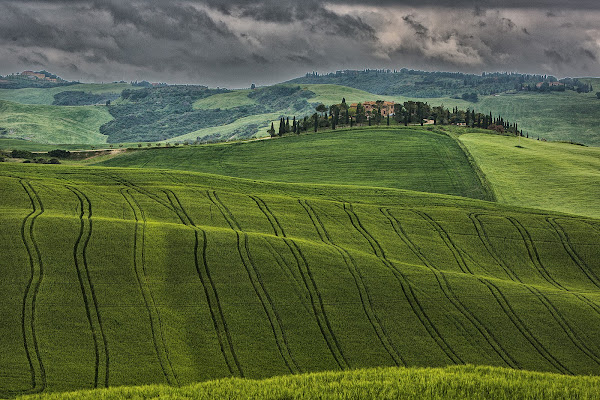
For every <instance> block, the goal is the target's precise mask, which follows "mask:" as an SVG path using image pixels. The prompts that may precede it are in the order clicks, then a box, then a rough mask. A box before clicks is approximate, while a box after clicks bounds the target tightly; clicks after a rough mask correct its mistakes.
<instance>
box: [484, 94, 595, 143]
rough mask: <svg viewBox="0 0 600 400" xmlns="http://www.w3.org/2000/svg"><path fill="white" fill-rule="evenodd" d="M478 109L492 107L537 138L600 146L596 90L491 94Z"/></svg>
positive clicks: (497, 113)
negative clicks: (588, 91)
mask: <svg viewBox="0 0 600 400" xmlns="http://www.w3.org/2000/svg"><path fill="white" fill-rule="evenodd" d="M475 109H476V110H477V111H480V112H484V113H485V112H489V111H492V112H493V113H494V115H501V116H502V117H504V118H508V119H509V120H510V121H516V122H518V124H519V127H520V128H521V129H523V130H524V131H525V132H527V133H528V134H529V135H530V136H531V137H534V138H537V137H538V136H539V137H542V138H546V139H548V140H555V141H558V140H566V141H570V140H572V141H574V142H578V143H584V144H586V145H590V146H600V135H599V134H598V121H599V120H600V100H598V99H597V98H596V95H595V94H594V93H587V94H584V93H576V92H573V91H566V92H553V93H547V94H539V93H533V94H517V95H506V94H504V95H499V96H488V97H482V98H481V100H480V101H479V103H477V104H476V105H475Z"/></svg>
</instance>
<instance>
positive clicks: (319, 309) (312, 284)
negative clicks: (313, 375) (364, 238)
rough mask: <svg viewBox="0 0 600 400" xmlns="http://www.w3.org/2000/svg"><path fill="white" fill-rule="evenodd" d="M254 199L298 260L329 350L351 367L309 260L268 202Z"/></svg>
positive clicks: (341, 361)
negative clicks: (334, 330) (326, 309)
mask: <svg viewBox="0 0 600 400" xmlns="http://www.w3.org/2000/svg"><path fill="white" fill-rule="evenodd" d="M254 200H255V201H256V203H257V205H258V207H259V209H260V210H261V212H262V213H263V214H265V216H266V217H267V219H268V220H269V222H270V223H271V225H272V226H273V230H274V232H275V234H276V235H278V234H280V235H282V236H281V238H282V240H283V242H284V243H285V245H286V246H287V247H288V249H289V250H290V252H291V253H292V255H293V256H294V259H295V260H296V264H297V266H298V271H299V272H300V276H301V277H302V282H303V283H304V287H305V288H306V291H307V292H308V295H309V298H310V304H311V307H312V311H313V314H314V316H315V318H316V320H317V325H318V326H319V330H320V331H321V335H322V336H323V338H324V339H325V343H326V344H327V347H328V348H329V351H330V352H331V354H332V356H333V358H334V359H335V361H336V363H337V364H338V366H339V367H340V368H341V369H347V368H349V365H348V361H347V360H346V357H345V356H344V353H343V351H342V348H341V346H340V344H339V342H338V340H337V337H336V336H335V333H334V332H333V329H332V327H331V324H330V322H329V317H328V316H327V313H326V311H325V305H324V303H323V297H322V296H321V292H320V291H319V288H318V286H317V283H316V281H315V279H314V277H313V274H312V271H311V268H310V266H309V264H308V261H307V260H306V257H305V256H304V253H302V250H301V249H300V247H299V246H298V244H297V243H296V242H295V241H294V240H292V239H290V238H288V237H287V236H285V231H284V230H283V227H282V226H281V224H279V220H278V219H277V217H275V215H274V214H273V213H272V212H271V211H270V209H269V208H268V207H267V205H266V203H265V202H264V201H262V199H260V198H258V197H255V198H254ZM278 236H279V235H278Z"/></svg>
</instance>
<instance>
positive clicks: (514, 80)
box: [287, 68, 591, 99]
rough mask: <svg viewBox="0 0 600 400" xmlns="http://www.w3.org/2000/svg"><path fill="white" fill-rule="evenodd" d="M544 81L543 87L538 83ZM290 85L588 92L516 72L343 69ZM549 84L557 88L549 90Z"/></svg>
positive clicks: (391, 90) (422, 91) (435, 92)
mask: <svg viewBox="0 0 600 400" xmlns="http://www.w3.org/2000/svg"><path fill="white" fill-rule="evenodd" d="M544 82H546V86H543V87H541V86H540V87H538V84H542V83H544ZM287 83H293V84H335V85H342V86H348V87H352V88H356V89H361V90H366V91H368V92H371V93H375V94H379V95H389V96H409V97H421V98H428V97H459V98H464V99H474V98H475V97H474V95H491V94H496V93H503V92H506V91H515V90H516V91H520V90H527V89H529V90H547V91H550V90H553V89H556V90H559V89H562V90H565V89H566V88H570V89H579V88H581V89H580V90H583V91H588V92H589V91H590V90H591V88H590V87H589V86H586V83H584V82H579V81H577V80H572V79H571V80H565V81H564V83H559V82H557V79H556V78H555V77H553V76H547V75H528V74H518V73H501V72H495V73H483V74H482V75H474V74H464V73H461V72H427V71H415V70H409V69H406V68H402V69H400V70H393V71H392V70H389V69H387V70H362V71H355V70H344V71H337V72H335V73H329V74H324V75H319V74H318V73H314V72H313V73H308V74H306V75H305V76H304V77H300V78H296V79H292V80H291V81H289V82H287ZM552 83H556V84H557V85H558V86H556V87H552Z"/></svg>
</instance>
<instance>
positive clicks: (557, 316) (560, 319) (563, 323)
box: [471, 214, 600, 374]
mask: <svg viewBox="0 0 600 400" xmlns="http://www.w3.org/2000/svg"><path fill="white" fill-rule="evenodd" d="M482 215H484V214H473V216H472V218H471V220H472V221H473V223H474V224H475V228H476V229H477V232H478V234H479V238H480V239H481V241H482V242H483V243H484V246H485V248H486V249H487V251H488V252H489V254H490V255H491V256H492V258H493V259H494V260H495V261H496V263H498V265H500V267H501V268H502V269H504V270H510V268H509V267H508V265H506V263H505V262H504V260H503V259H502V257H500V255H499V254H498V253H497V252H496V251H495V250H494V248H493V245H492V244H491V242H490V239H489V236H488V235H487V233H486V232H485V228H484V226H483V223H482V222H481V220H480V219H479V217H480V216H482ZM509 218H510V217H506V219H508V220H509V222H511V223H512V221H510V219H509ZM512 225H513V226H515V225H514V223H513V224H512ZM531 245H532V246H533V243H531ZM528 252H529V249H528ZM529 254H531V253H529ZM531 261H532V262H533V260H531ZM511 280H513V281H515V282H519V283H523V282H522V280H521V279H520V278H519V277H518V276H517V275H516V274H515V273H511ZM523 287H525V288H526V289H527V290H528V291H529V292H530V293H532V294H533V295H534V296H536V297H537V298H538V300H539V301H540V302H541V303H542V304H543V305H544V308H546V310H548V313H549V314H550V315H551V316H552V318H553V319H554V320H555V321H556V322H557V323H558V324H559V326H560V327H561V329H562V330H563V332H564V333H565V334H566V335H567V337H568V338H569V339H570V341H571V342H572V343H573V345H574V346H575V347H577V348H578V349H579V350H580V351H581V352H583V353H584V354H585V355H587V356H588V357H589V358H590V359H592V360H593V361H594V362H595V363H597V364H598V363H599V362H600V357H598V355H597V354H596V353H595V352H594V351H593V350H592V349H590V347H589V346H587V345H586V343H585V342H584V341H583V340H581V338H579V335H577V333H576V332H575V330H574V329H573V328H572V327H571V326H570V324H569V323H568V322H567V320H566V319H565V317H564V316H563V314H562V313H561V312H560V311H559V310H558V309H557V308H556V307H555V306H554V304H553V303H552V302H551V301H550V299H549V298H548V296H546V295H545V294H544V293H543V292H542V291H540V290H539V289H537V288H535V287H532V286H529V285H526V284H523ZM573 295H575V294H573ZM575 296H576V297H577V298H579V297H580V295H575ZM505 301H506V299H505ZM506 303H508V301H506ZM515 317H516V318H517V319H518V316H516V315H515ZM511 320H512V319H511ZM517 322H518V323H519V325H520V326H521V327H522V328H523V329H522V330H521V333H522V334H523V335H524V336H525V337H526V338H527V339H528V341H529V342H530V343H531V344H532V345H533V346H534V347H535V348H536V349H537V350H538V352H539V353H540V354H541V355H542V356H544V358H546V360H548V361H549V362H550V363H551V364H553V365H554V366H555V367H556V368H557V369H558V370H559V371H561V372H563V373H569V374H570V373H571V372H570V371H569V370H568V369H567V368H566V367H565V366H564V365H563V364H562V363H560V362H559V361H558V360H557V359H556V358H555V357H554V356H552V355H551V354H550V353H549V352H548V351H547V350H546V349H545V348H544V347H543V346H542V345H541V343H539V341H538V340H537V339H536V338H535V337H534V336H533V335H532V334H531V332H530V331H529V330H528V329H527V328H526V326H525V324H524V323H523V322H522V321H521V320H520V319H518V321H517ZM513 323H515V322H514V321H513ZM515 325H516V324H515ZM531 339H533V340H531ZM599 365H600V364H599Z"/></svg>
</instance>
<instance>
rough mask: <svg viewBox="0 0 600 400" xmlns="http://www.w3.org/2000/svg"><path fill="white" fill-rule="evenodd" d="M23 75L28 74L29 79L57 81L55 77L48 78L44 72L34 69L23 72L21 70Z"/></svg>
mask: <svg viewBox="0 0 600 400" xmlns="http://www.w3.org/2000/svg"><path fill="white" fill-rule="evenodd" d="M21 76H26V77H27V78H29V79H39V80H42V81H48V82H57V80H56V79H55V78H48V77H46V75H44V74H40V73H38V72H33V71H23V72H21Z"/></svg>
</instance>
